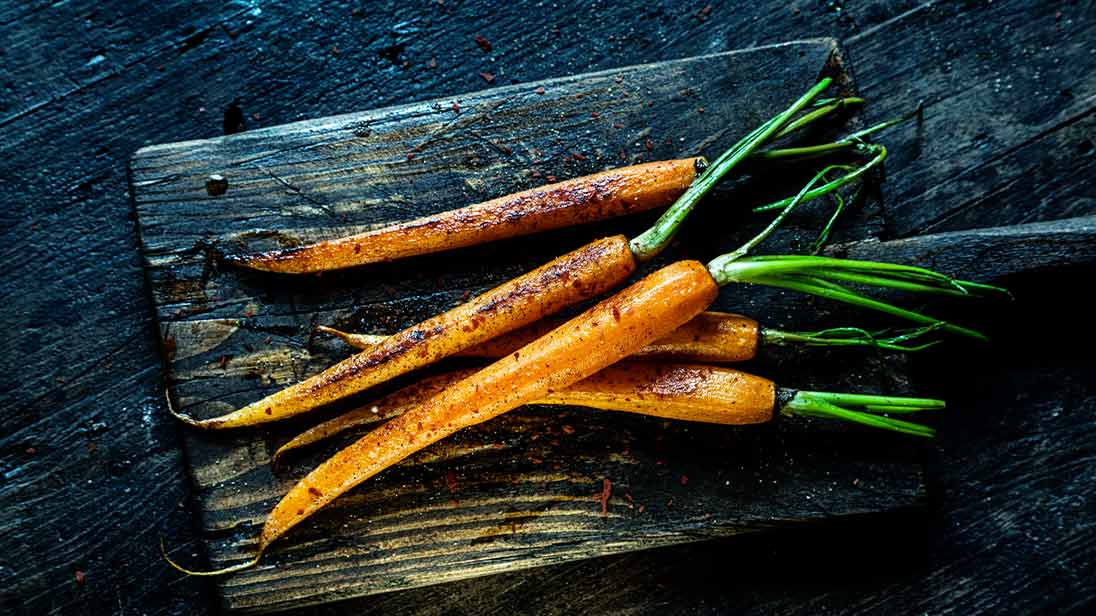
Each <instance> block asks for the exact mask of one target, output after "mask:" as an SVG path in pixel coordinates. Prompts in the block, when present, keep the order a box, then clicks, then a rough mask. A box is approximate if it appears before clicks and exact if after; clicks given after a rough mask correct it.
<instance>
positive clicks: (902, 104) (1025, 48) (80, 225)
mask: <svg viewBox="0 0 1096 616" xmlns="http://www.w3.org/2000/svg"><path fill="white" fill-rule="evenodd" d="M711 4H712V10H711V11H708V12H704V11H703V6H702V5H704V3H699V4H697V5H693V6H689V5H683V4H682V3H680V2H672V1H669V0H647V1H645V2H642V3H637V2H613V3H598V2H585V1H573V0H559V1H557V2H553V3H551V4H544V5H540V4H538V5H536V6H535V10H533V9H531V8H530V6H529V5H528V4H525V3H518V2H513V3H503V4H500V3H492V2H484V1H483V0H467V1H464V2H452V1H449V2H445V3H444V4H441V3H437V2H435V1H434V0H423V1H421V2H407V1H404V0H400V1H399V2H391V1H385V2H371V3H368V6H367V5H366V4H365V3H360V2H342V1H340V0H335V1H327V2H312V1H304V2H293V3H259V2H253V1H246V2H233V3H224V2H212V1H207V0H200V1H189V0H188V1H185V2H184V1H179V0H163V1H161V2H156V3H133V2H128V1H124V0H71V1H69V2H19V3H5V4H2V5H0V23H2V24H3V28H0V40H2V41H3V42H4V44H3V45H2V46H0V57H2V58H3V61H2V62H0V84H2V90H0V152H2V153H3V155H4V161H5V162H4V167H3V171H2V172H0V176H3V178H4V180H5V181H3V182H0V196H2V197H3V199H4V204H5V207H4V208H3V212H2V213H0V235H2V236H3V238H4V246H5V250H4V251H3V253H2V254H0V264H2V265H3V269H4V272H5V276H4V278H3V284H0V297H2V298H3V301H4V303H5V305H6V306H8V308H9V309H8V310H6V311H4V312H3V313H0V320H2V322H3V327H2V328H0V331H2V332H3V334H0V345H2V346H3V348H4V349H5V351H6V352H5V353H3V354H2V355H0V409H3V410H2V411H0V427H2V430H0V432H2V434H0V471H2V474H3V477H4V481H3V482H0V508H2V509H3V510H4V511H5V512H8V513H9V514H10V515H7V516H5V517H4V519H3V520H2V521H0V611H4V612H5V613H14V614H42V613H94V614H103V613H117V614H138V613H140V614H165V615H167V614H170V615H181V614H186V615H188V616H190V615H196V614H212V613H219V610H217V608H216V602H215V601H214V600H213V593H212V592H207V588H206V584H207V582H206V580H204V579H195V578H186V577H185V576H182V575H181V574H179V573H178V572H176V571H174V570H172V569H170V568H169V567H167V566H166V565H165V564H164V563H163V562H162V559H161V557H160V554H159V546H158V545H157V540H156V539H157V537H156V535H157V534H160V533H162V534H164V535H165V536H166V543H167V546H168V550H169V551H170V552H171V553H172V555H173V556H175V557H177V558H180V559H194V560H200V558H201V556H202V554H203V553H204V548H203V547H202V544H201V543H200V542H198V541H197V537H198V533H197V532H196V530H195V529H196V528H197V527H198V526H199V524H198V522H197V520H196V519H195V518H194V517H193V516H192V512H193V511H194V509H193V504H194V502H195V501H194V499H193V498H192V497H193V493H192V491H191V489H190V485H191V482H190V481H189V478H188V477H187V476H186V473H185V471H184V467H183V460H184V457H185V456H183V455H182V454H181V453H180V450H179V436H180V431H179V428H178V426H177V425H176V424H175V423H173V422H172V421H171V420H170V417H167V416H166V413H165V412H164V405H163V398H162V386H161V376H162V370H161V368H160V362H159V360H158V358H157V356H156V337H157V335H156V334H155V330H156V324H155V322H154V320H153V317H152V309H151V304H150V301H149V298H148V296H147V290H146V287H145V284H144V279H143V274H142V268H141V263H140V259H139V258H138V255H137V246H136V240H135V236H134V232H133V229H134V223H133V217H132V206H131V203H130V201H129V199H128V198H127V190H128V187H127V177H126V161H127V160H128V158H129V157H130V156H131V155H132V153H133V151H134V150H136V149H137V148H140V147H142V146H144V145H147V144H151V143H161V142H165V141H178V140H184V139H197V138H204V137H210V136H213V135H219V134H221V132H222V129H223V125H224V123H225V122H224V120H225V118H224V116H225V109H226V108H227V107H229V106H230V105H231V104H232V102H233V100H234V99H238V100H239V107H240V109H241V110H242V113H241V114H240V115H241V116H243V119H244V122H245V124H246V127H247V128H249V129H255V128H260V127H263V126H272V125H276V124H282V123H285V122H290V121H294V120H298V119H302V118H315V117H320V116H324V115H330V114H336V113H343V112H345V111H347V110H353V109H364V108H370V107H381V106H386V105H393V104H401V103H406V102H409V101H419V100H427V99H431V98H437V97H441V96H446V95H449V94H452V93H453V92H456V91H466V90H473V89H490V88H495V87H498V86H501V85H506V84H511V83H517V82H531V81H536V80H541V79H546V78H551V77H558V76H564V75H571V74H575V73H580V72H583V71H589V70H603V69H608V68H614V67H619V66H624V65H626V64H636V63H641V62H656V61H662V60H669V59H673V58H682V57H687V56H693V55H700V54H705V53H711V52H713V51H722V50H726V49H734V48H737V47H742V46H743V45H748V44H767V43H777V42H781V41H785V40H789V39H793V38H798V37H802V36H804V35H806V33H809V35H811V36H821V35H826V36H833V37H836V38H839V39H842V40H843V41H844V42H845V43H846V45H847V49H848V51H849V54H850V55H851V57H852V59H853V60H854V61H855V64H856V68H857V83H858V89H859V90H860V91H861V92H862V93H866V94H868V95H869V97H870V98H871V100H872V104H871V105H870V106H869V107H868V108H867V109H866V110H865V113H866V119H867V120H868V121H875V120H880V119H884V118H887V117H891V116H892V115H894V114H896V113H901V112H904V111H906V110H908V109H911V108H912V107H913V106H914V105H916V104H917V101H918V100H924V101H925V103H926V106H927V110H926V111H927V113H926V122H925V124H924V125H923V126H921V127H920V128H918V127H917V126H912V125H911V126H906V127H899V128H896V129H894V130H892V131H889V132H888V133H887V134H886V135H885V136H884V137H883V141H885V142H886V143H887V145H888V146H889V147H890V149H891V157H890V159H889V160H888V165H887V172H888V177H887V180H886V182H885V183H884V184H883V187H884V190H885V192H886V193H887V194H888V197H889V198H888V200H887V202H886V203H885V205H886V206H887V207H888V208H891V209H901V208H908V210H907V212H908V215H899V214H897V213H894V214H892V215H890V216H888V217H887V219H888V221H889V223H890V225H889V229H890V233H892V234H893V235H894V236H902V237H905V236H913V235H916V234H918V233H921V232H924V231H925V228H924V227H925V226H927V225H925V224H923V223H925V222H926V221H934V220H937V219H939V221H940V222H941V223H942V224H938V225H936V226H934V227H933V230H934V231H936V230H940V231H944V230H958V229H964V228H968V229H969V228H977V227H987V226H1001V225H1009V224H1014V223H1018V222H1030V221H1046V220H1054V219H1061V218H1065V217H1070V216H1081V215H1085V214H1090V213H1091V211H1092V200H1091V195H1092V186H1093V182H1092V179H1091V178H1092V176H1093V174H1092V173H1091V165H1092V161H1093V160H1094V157H1093V156H1092V152H1093V151H1094V150H1093V146H1092V137H1091V133H1092V126H1091V121H1092V115H1091V113H1090V110H1091V109H1092V101H1093V98H1092V96H1093V93H1094V92H1093V90H1092V87H1091V75H1093V74H1094V73H1093V70H1092V68H1093V65H1094V63H1096V56H1093V55H1092V54H1088V53H1086V52H1085V47H1084V45H1083V43H1086V42H1087V40H1088V39H1091V35H1090V34H1088V36H1086V34H1087V33H1090V32H1091V28H1092V25H1093V24H1094V23H1096V14H1094V12H1093V6H1092V5H1091V4H1087V3H1065V2H1062V3H1050V2H1044V1H1042V0H996V1H994V2H962V3H953V2H916V1H913V0H881V1H876V2H819V1H817V0H794V1H792V2H789V3H739V4H737V5H735V6H734V7H733V9H732V8H731V7H730V6H729V5H726V6H725V5H724V4H721V3H711ZM256 9H259V10H256ZM487 14H489V15H490V16H491V17H490V20H487V21H485V20H484V19H483V16H484V15H487ZM477 34H479V35H483V36H485V37H486V38H487V39H488V40H489V41H490V42H491V43H492V45H493V50H492V51H491V52H490V53H487V52H483V51H482V50H481V49H480V48H479V47H478V46H477V45H476V43H475V42H474V37H475V36H476V35H477ZM1078 41H1080V42H1081V43H1082V45H1080V46H1078V45H1077V43H1078ZM483 71H491V72H493V73H494V74H495V77H496V78H495V81H494V82H493V83H491V84H488V83H486V82H485V81H484V80H483V79H482V78H481V77H480V76H479V73H480V72H483ZM998 82H1000V85H999V86H998ZM982 84H984V87H971V86H982ZM1010 86H1011V87H1010ZM1065 106H1069V107H1070V108H1071V109H1073V110H1075V111H1077V112H1078V113H1072V112H1071V113H1069V114H1067V116H1066V117H1065V118H1064V119H1063V120H1062V121H1060V122H1059V121H1051V122H1049V123H1047V122H1043V121H1041V120H1040V119H1039V118H1054V117H1055V110H1056V109H1058V108H1061V107H1065ZM1086 110H1087V111H1088V113H1087V115H1084V114H1085V113H1086ZM1077 116H1080V119H1077V120H1076V121H1070V120H1071V119H1072V118H1075V117H1077ZM655 146H656V148H658V147H660V143H656V144H655ZM957 154H958V155H957ZM942 185H943V187H944V188H945V189H940V188H937V187H938V186H942ZM930 191H932V192H933V193H934V194H933V195H932V197H931V198H926V197H925V195H926V193H928V192H930ZM965 204H970V205H971V206H972V207H967V208H965V209H962V210H961V215H957V216H952V217H948V214H949V212H953V211H957V210H958V209H959V208H962V206H963V205H965ZM698 213H699V212H698ZM1086 273H1087V275H1089V276H1091V274H1092V271H1091V268H1090V269H1081V270H1077V269H1076V268H1069V267H1065V268H1063V270H1062V271H1061V272H1059V273H1058V274H1057V275H1051V273H1048V272H1044V273H1041V274H1040V275H1037V276H1033V277H1029V278H1030V280H1028V282H1027V284H1026V285H1020V286H1018V285H1017V284H1015V281H1013V283H1012V284H1010V287H1011V288H1012V289H1013V292H1014V294H1015V295H1016V296H1017V301H1016V302H1015V303H1014V304H1009V305H1008V306H1003V307H999V308H996V309H995V310H993V311H990V312H989V313H986V314H982V315H980V318H986V317H987V316H989V317H992V318H994V319H1000V320H1001V321H1002V323H1006V322H1007V320H1008V319H1018V318H1022V319H1036V320H1041V321H1040V322H1045V323H1053V324H1057V325H1059V326H1067V325H1069V324H1070V323H1074V322H1085V320H1086V319H1088V318H1089V315H1088V314H1086V312H1085V311H1087V310H1088V306H1087V304H1083V303H1078V302H1076V301H1074V300H1075V298H1076V296H1075V294H1073V293H1072V292H1071V291H1070V290H1069V289H1070V288H1072V287H1065V286H1058V285H1059V284H1065V283H1068V282H1076V280H1077V279H1078V278H1077V276H1083V275H1086ZM1025 294H1027V295H1025ZM1025 300H1026V301H1025ZM1007 331H1008V328H1007V326H1003V327H1002V329H1001V332H1000V333H1002V334H1007ZM995 339H996V340H997V342H996V343H995V344H993V345H991V346H990V347H989V348H987V349H981V350H980V349H964V350H963V352H958V351H957V350H955V349H951V348H949V349H946V350H942V351H941V353H939V354H936V355H934V356H931V357H930V356H923V359H922V358H919V359H918V360H917V361H916V362H915V364H916V365H924V366H925V369H924V370H922V371H921V378H922V379H928V381H926V384H932V385H933V389H932V391H934V392H938V393H939V394H940V395H941V396H943V397H946V398H948V399H949V401H953V407H954V408H955V410H956V412H953V413H949V414H948V415H947V416H946V418H945V419H944V421H943V424H942V425H941V428H942V432H941V437H940V439H938V441H937V445H936V446H935V447H933V448H932V449H931V450H930V452H928V455H927V456H926V458H927V460H928V461H929V465H928V479H929V484H930V487H931V488H932V491H931V494H932V495H933V496H932V499H931V506H930V515H929V516H928V517H926V516H925V515H924V512H919V513H918V515H916V516H901V517H899V518H893V517H891V518H884V517H875V518H870V519H866V518H861V519H857V520H852V521H849V522H848V523H847V524H841V525H834V524H826V525H821V526H818V527H815V528H809V529H803V530H802V531H800V532H786V533H769V534H765V535H764V536H763V537H758V536H754V537H752V538H747V537H739V538H732V539H727V540H716V541H707V542H704V543H694V544H689V545H685V546H676V547H667V548H661V549H658V550H648V551H642V552H631V553H627V554H620V555H617V556H611V557H605V558H600V559H590V560H583V561H574V562H571V563H567V564H560V565H555V566H552V567H542V568H538V569H534V570H523V571H515V572H511V573H506V574H499V575H494V576H486V577H480V578H474V579H469V580H464V581H461V582H454V583H450V584H445V585H435V586H429V587H423V588H419V589H413V590H408V591H403V592H398V593H386V594H382V595H373V596H370V597H365V598H362V599H358V600H353V601H344V602H342V603H339V604H333V605H329V606H325V607H322V608H305V609H303V610H299V611H297V612H296V613H307V614H310V615H312V616H315V615H316V614H330V615H335V614H363V613H369V614H378V613H383V614H416V615H418V614H450V613H454V612H463V613H483V614H507V613H511V612H512V611H514V610H515V609H521V610H522V611H524V612H526V613H531V614H553V615H554V614H565V613H576V612H580V611H585V612H589V613H607V612H614V613H636V614H648V613H658V614H662V613H666V612H668V611H671V612H673V611H677V612H705V611H716V612H734V613H743V614H768V615H771V614H799V613H803V612H804V611H815V612H826V613H834V614H875V613H880V612H910V611H918V612H920V611H924V612H931V613H971V612H983V613H1000V612H1026V613H1083V610H1084V608H1085V607H1086V606H1089V605H1091V603H1092V602H1093V600H1094V599H1093V598H1094V597H1096V578H1094V577H1093V576H1091V575H1085V573H1087V571H1089V570H1090V569H1091V568H1092V562H1093V561H1094V559H1096V556H1094V547H1093V546H1096V540H1094V539H1093V538H1094V537H1096V527H1094V526H1093V524H1092V520H1093V516H1092V515H1091V513H1090V509H1091V507H1090V506H1089V505H1088V503H1091V501H1092V498H1093V487H1092V486H1094V485H1096V482H1094V481H1093V477H1094V475H1093V468H1092V464H1087V466H1086V461H1088V460H1091V451H1090V449H1091V447H1088V446H1087V444H1089V443H1091V439H1090V438H1088V436H1089V435H1090V434H1091V432H1092V426H1091V421H1090V420H1089V418H1091V417H1092V416H1093V412H1092V411H1093V409H1094V408H1096V407H1094V406H1093V405H1094V403H1096V392H1093V390H1092V387H1091V384H1092V383H1096V375H1094V374H1093V369H1092V361H1091V357H1089V356H1088V355H1089V354H1088V352H1087V349H1090V348H1092V346H1093V344H1096V341H1094V340H1092V336H1091V334H1088V333H1086V330H1085V329H1084V328H1080V329H1078V328H1072V329H1070V330H1069V335H1068V336H1066V335H1056V336H1040V337H1034V336H1032V337H1023V338H1022V339H1019V340H1018V339H1015V338H1009V337H1008V336H1007V335H1006V336H1004V337H1003V338H1002V337H1001V336H995ZM941 375H944V376H945V377H947V380H946V382H939V381H940V379H941ZM985 392H993V393H992V396H989V397H983V395H982V394H983V393H985ZM31 452H33V453H31ZM728 554H733V556H734V558H732V559H728V557H727V555H728ZM835 554H841V555H843V556H844V560H845V561H846V562H852V563H853V567H851V568H850V567H842V566H837V565H835V562H834V555H835ZM865 563H869V564H870V565H871V566H870V567H865V566H864V564H865ZM77 570H79V571H82V572H84V573H85V574H86V576H85V577H86V579H85V580H84V582H83V583H77V582H76V581H75V580H74V572H75V571H77ZM850 570H855V572H856V576H855V579H850V575H849V572H850ZM728 580H733V582H728ZM210 586H212V584H210ZM209 590H212V588H210V589H209Z"/></svg>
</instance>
